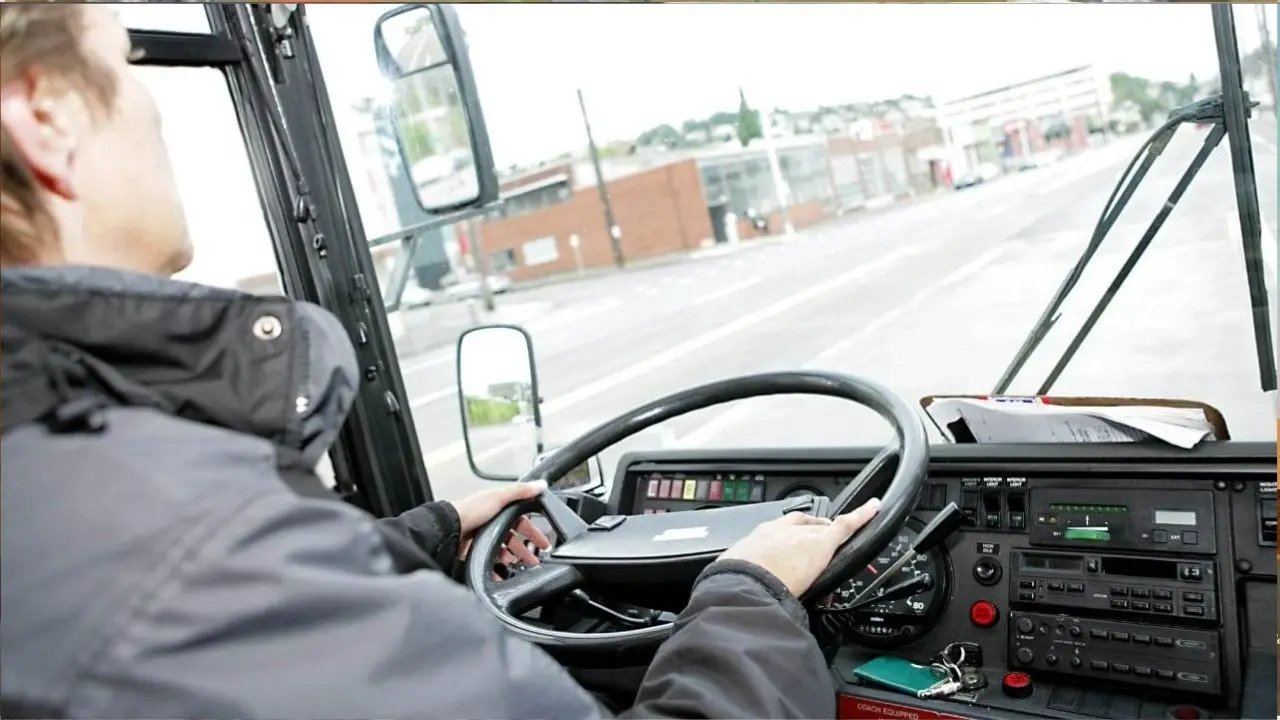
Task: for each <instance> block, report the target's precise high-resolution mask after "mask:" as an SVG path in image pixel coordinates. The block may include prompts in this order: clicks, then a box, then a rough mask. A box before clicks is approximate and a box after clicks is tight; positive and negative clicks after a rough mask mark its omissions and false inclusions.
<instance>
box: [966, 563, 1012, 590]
mask: <svg viewBox="0 0 1280 720" xmlns="http://www.w3.org/2000/svg"><path fill="white" fill-rule="evenodd" d="M1003 574H1004V570H1003V568H1001V567H1000V561H999V560H996V559H995V558H991V557H984V558H981V559H979V560H978V562H976V563H974V564H973V579H974V580H977V581H978V584H980V585H986V586H988V587H989V586H991V585H995V584H996V583H998V582H1000V576H1001V575H1003Z"/></svg>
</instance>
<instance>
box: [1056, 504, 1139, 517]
mask: <svg viewBox="0 0 1280 720" xmlns="http://www.w3.org/2000/svg"><path fill="white" fill-rule="evenodd" d="M1049 509H1050V510H1052V511H1053V512H1056V513H1093V514H1097V515H1125V514H1127V513H1128V512H1129V506H1127V505H1066V504H1060V503H1053V504H1052V505H1050V506H1049Z"/></svg>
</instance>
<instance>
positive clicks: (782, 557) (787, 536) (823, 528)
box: [720, 498, 880, 597]
mask: <svg viewBox="0 0 1280 720" xmlns="http://www.w3.org/2000/svg"><path fill="white" fill-rule="evenodd" d="M879 509H880V499H879V498H872V499H870V500H868V501H867V502H865V503H863V504H862V506H861V507H858V508H857V509H855V510H853V511H852V512H848V513H845V514H844V515H841V516H839V517H837V518H836V519H835V520H828V519H827V518H819V517H813V516H812V515H803V514H801V513H788V514H787V515H783V516H782V517H780V518H777V519H776V520H770V521H769V522H766V523H761V524H760V525H759V526H758V527H756V529H755V530H752V531H751V534H750V535H748V536H746V537H744V538H742V539H741V540H739V541H738V542H736V543H734V545H733V547H731V548H729V549H728V550H726V551H724V553H723V554H722V555H721V556H720V559H722V560H745V561H747V562H749V563H754V564H756V565H759V566H760V567H762V568H764V569H765V570H768V571H769V572H771V573H773V575H774V577H776V578H778V579H779V580H781V581H782V583H783V584H784V585H786V586H787V589H788V590H790V591H791V594H792V595H795V596H796V597H799V596H800V594H801V593H803V592H804V591H806V590H808V589H809V586H810V585H812V584H813V581H814V580H817V579H818V575H820V574H821V573H822V571H823V570H825V569H826V567H827V565H829V564H830V563H831V557H832V556H833V555H835V552H836V550H837V549H838V548H839V547H840V545H841V544H842V543H844V541H845V540H847V539H849V536H851V535H853V534H854V533H855V532H857V531H858V530H860V529H862V526H863V525H866V524H867V523H868V522H870V521H871V518H873V517H875V516H876V512H877V511H878V510H879Z"/></svg>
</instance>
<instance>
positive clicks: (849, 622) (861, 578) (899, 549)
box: [820, 520, 951, 647]
mask: <svg viewBox="0 0 1280 720" xmlns="http://www.w3.org/2000/svg"><path fill="white" fill-rule="evenodd" d="M919 529H920V526H919V525H918V524H917V523H915V521H914V520H913V521H910V522H909V523H908V525H907V526H906V527H904V528H903V529H902V532H900V533H899V534H898V536H897V537H896V538H894V539H893V542H892V543H890V544H889V547H887V548H885V549H884V551H883V552H882V553H880V555H878V556H876V557H875V558H874V559H872V561H871V562H870V563H868V564H867V566H866V567H864V568H862V569H861V570H859V571H858V573H857V574H856V575H854V577H853V578H852V579H850V580H849V581H847V582H845V583H844V584H843V585H841V586H840V587H839V588H837V589H836V591H835V592H833V593H832V594H831V596H830V597H828V598H826V599H825V600H824V601H823V602H822V604H821V606H820V607H821V610H822V611H823V612H824V614H826V615H827V616H828V618H829V620H830V621H832V622H834V623H835V624H836V625H837V626H838V627H839V628H840V630H841V632H842V634H843V635H844V637H845V639H846V640H848V641H851V642H857V643H859V644H862V645H867V646H871V647H892V646H902V645H906V644H908V643H910V642H913V641H914V640H916V639H917V638H919V637H920V636H922V635H923V634H924V633H926V632H928V631H929V630H930V629H932V628H933V626H934V625H935V624H936V623H937V621H938V616H939V615H940V614H941V613H942V610H943V609H944V608H945V607H946V604H947V599H948V598H949V596H950V584H951V571H950V566H949V563H948V562H947V558H946V555H944V554H943V553H942V551H941V550H933V551H930V552H927V553H925V554H923V555H920V556H918V557H915V558H913V559H912V560H910V561H909V562H907V563H906V564H905V565H903V566H902V567H901V568H899V569H897V570H896V571H894V572H893V575H892V576H891V577H888V578H887V579H886V580H884V582H883V583H882V584H881V585H879V586H878V587H877V588H876V590H874V591H872V593H871V594H870V595H869V596H867V597H862V594H863V592H864V591H865V590H866V589H867V588H868V587H870V585H871V584H872V583H873V582H876V581H877V580H878V579H879V578H880V577H881V576H883V575H884V574H885V573H887V572H889V571H890V569H891V568H892V566H893V565H894V563H896V562H898V561H899V560H900V559H901V558H902V557H903V555H905V554H906V552H907V551H908V550H910V548H911V543H912V542H913V541H914V540H915V538H916V533H917V532H918V530H919ZM895 596H896V597H895ZM880 597H885V598H886V599H884V600H877V598H880Z"/></svg>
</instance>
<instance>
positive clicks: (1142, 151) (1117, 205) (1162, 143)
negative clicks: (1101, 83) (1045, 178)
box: [992, 118, 1182, 395]
mask: <svg viewBox="0 0 1280 720" xmlns="http://www.w3.org/2000/svg"><path fill="white" fill-rule="evenodd" d="M1181 122H1182V120H1180V119H1172V118H1171V119H1170V120H1168V121H1166V122H1165V124H1164V125H1161V126H1160V128H1159V129H1158V130H1156V131H1155V132H1154V133H1152V135H1151V137H1149V138H1147V141H1146V142H1144V143H1143V144H1142V147H1141V148H1139V149H1138V152H1137V153H1136V154H1135V155H1134V156H1133V159H1132V160H1130V161H1129V165H1128V166H1127V167H1126V168H1125V169H1124V173H1122V174H1121V175H1120V181H1119V182H1118V183H1116V186H1115V188H1114V189H1113V190H1112V191H1111V196H1110V197H1109V198H1107V203H1106V205H1104V206H1103V208H1102V215H1101V216H1100V217H1099V218H1098V222H1097V224H1096V225H1095V226H1094V229H1093V235H1092V237H1090V238H1089V244H1088V245H1087V246H1085V249H1084V253H1082V254H1081V255H1080V259H1079V260H1077V261H1076V264H1075V265H1074V266H1073V267H1072V268H1071V270H1070V271H1069V272H1068V273H1067V277H1066V278H1065V279H1063V281H1062V284H1061V285H1059V286H1058V291H1057V292H1055V293H1054V294H1053V299H1051V300H1050V301H1049V305H1048V307H1046V308H1045V309H1044V312H1043V313H1041V314H1040V318H1039V319H1038V320H1036V324H1035V325H1034V326H1033V327H1032V328H1031V332H1030V333H1029V334H1028V335H1027V339H1026V340H1023V341H1022V347H1020V348H1018V353H1017V354H1016V355H1014V357H1013V362H1011V363H1009V367H1008V368H1006V369H1005V371H1004V374H1003V375H1001V376H1000V381H999V382H998V383H996V387H995V390H993V391H992V392H993V394H996V395H1002V394H1004V393H1005V392H1007V391H1008V389H1009V386H1010V385H1012V384H1013V381H1014V379H1015V378H1017V377H1018V373H1020V372H1022V368H1023V366H1024V365H1026V364H1027V360H1029V359H1030V358H1031V355H1032V353H1034V352H1035V351H1036V348H1038V347H1040V343H1041V342H1043V341H1044V339H1045V337H1047V336H1048V335H1049V331H1050V330H1052V329H1053V326H1054V324H1055V323H1057V322H1058V318H1060V317H1061V314H1060V313H1059V312H1058V311H1059V310H1060V309H1061V308H1062V303H1064V302H1066V300H1067V296H1068V295H1070V294H1071V291H1072V290H1074V289H1075V287H1076V284H1077V283H1078V282H1080V276H1081V275H1083V274H1084V270H1085V268H1086V267H1088V265H1089V263H1090V262H1091V261H1092V260H1093V257H1094V255H1096V254H1097V252H1098V248H1100V247H1102V241H1103V239H1104V238H1106V236H1107V233H1109V232H1111V228H1112V227H1113V226H1114V225H1115V224H1116V220H1117V219H1119V217H1120V212H1121V211H1122V210H1124V207H1125V205H1127V204H1129V198H1131V197H1133V193H1134V192H1135V191H1137V189H1138V186H1139V185H1140V184H1141V183H1142V181H1143V179H1144V178H1146V176H1147V171H1149V170H1150V169H1151V166H1152V165H1154V164H1155V162H1156V158H1158V157H1160V155H1161V153H1163V152H1164V149H1165V148H1166V147H1167V146H1168V145H1169V140H1171V139H1172V138H1173V135H1174V133H1175V132H1176V131H1177V129H1178V125H1179V124H1181ZM1139 161H1141V164H1140V165H1139V164H1138V163H1139ZM1135 165H1137V166H1138V167H1137V170H1136V171H1135V170H1134V166H1135ZM1130 173H1132V176H1131V175H1130ZM1117 196H1118V197H1117Z"/></svg>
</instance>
